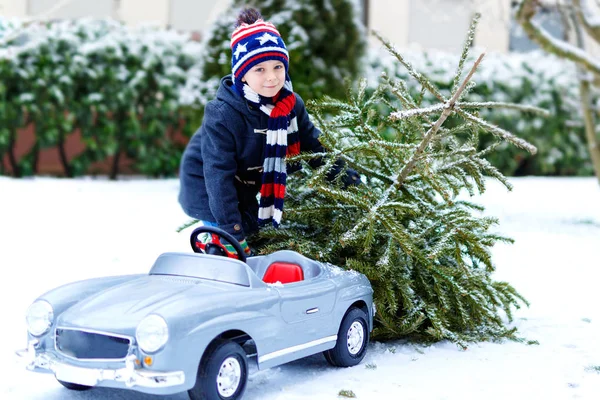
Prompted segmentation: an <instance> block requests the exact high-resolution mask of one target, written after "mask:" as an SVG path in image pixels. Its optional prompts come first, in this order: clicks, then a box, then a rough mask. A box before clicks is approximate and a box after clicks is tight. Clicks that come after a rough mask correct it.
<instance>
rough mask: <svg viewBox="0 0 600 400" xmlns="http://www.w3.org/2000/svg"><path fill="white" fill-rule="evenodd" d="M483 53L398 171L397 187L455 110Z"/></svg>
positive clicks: (401, 183)
mask: <svg viewBox="0 0 600 400" xmlns="http://www.w3.org/2000/svg"><path fill="white" fill-rule="evenodd" d="M484 54H485V53H482V54H481V55H480V56H479V58H478V59H477V61H475V64H474V65H473V67H472V68H471V71H469V74H468V75H467V77H466V78H465V80H464V81H463V83H462V85H461V86H460V87H459V88H458V89H457V90H456V92H455V93H454V95H453V96H452V99H450V101H449V102H448V103H445V105H444V106H445V107H444V111H443V112H442V115H440V117H439V118H438V120H437V121H436V122H435V124H434V125H433V126H432V127H431V128H430V129H429V131H427V133H426V134H425V137H424V138H423V140H422V141H421V144H420V145H419V147H418V148H417V150H416V151H415V153H414V154H413V157H412V158H411V159H410V160H409V161H408V163H407V164H406V166H404V168H403V169H402V170H401V171H400V174H399V175H398V179H397V182H396V186H397V187H400V186H402V185H403V183H404V180H405V179H406V177H407V176H408V174H410V173H411V171H412V170H413V168H414V167H415V164H416V160H417V157H418V156H419V155H420V154H421V153H423V151H425V148H426V147H427V146H428V145H429V142H430V141H431V140H432V138H433V137H434V136H435V134H436V133H437V132H438V130H439V128H440V127H441V126H442V124H443V123H444V122H445V121H446V119H447V118H448V117H449V116H450V114H451V113H452V112H453V111H454V110H455V106H456V101H457V100H458V98H459V97H460V95H461V93H462V91H463V90H464V89H465V87H466V85H467V82H469V81H470V80H471V78H472V77H473V74H474V73H475V71H476V70H477V67H478V66H479V64H480V63H481V60H482V59H483V56H484Z"/></svg>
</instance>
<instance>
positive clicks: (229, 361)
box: [217, 357, 242, 397]
mask: <svg viewBox="0 0 600 400" xmlns="http://www.w3.org/2000/svg"><path fill="white" fill-rule="evenodd" d="M241 378H242V367H241V366H240V362H239V361H238V360H237V358H235V357H227V358H226V359H225V361H223V364H221V368H219V375H217V390H218V391H219V394H220V395H221V396H223V397H230V396H232V395H233V394H234V393H235V391H236V390H237V389H238V387H239V386H240V380H241Z"/></svg>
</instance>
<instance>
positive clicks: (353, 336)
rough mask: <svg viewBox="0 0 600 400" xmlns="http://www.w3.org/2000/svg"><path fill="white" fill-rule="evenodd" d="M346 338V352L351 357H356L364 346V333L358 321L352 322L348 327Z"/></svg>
mask: <svg viewBox="0 0 600 400" xmlns="http://www.w3.org/2000/svg"><path fill="white" fill-rule="evenodd" d="M346 338H347V340H346V343H347V344H348V351H349V352H350V354H352V355H353V356H355V355H357V354H358V353H359V352H360V350H361V349H362V348H363V345H364V344H365V331H364V329H363V326H362V324H361V323H360V322H358V321H354V322H353V323H352V325H351V326H350V329H348V334H347V335H346Z"/></svg>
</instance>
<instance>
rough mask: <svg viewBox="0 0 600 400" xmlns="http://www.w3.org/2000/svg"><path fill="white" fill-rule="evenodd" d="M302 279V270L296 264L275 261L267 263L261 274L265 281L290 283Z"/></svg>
mask: <svg viewBox="0 0 600 400" xmlns="http://www.w3.org/2000/svg"><path fill="white" fill-rule="evenodd" d="M303 280H304V271H302V267H300V266H299V265H298V264H292V263H288V262H279V261H276V262H274V263H272V264H271V265H269V267H268V268H267V270H266V272H265V276H263V282H266V283H276V282H281V283H291V282H298V281H303Z"/></svg>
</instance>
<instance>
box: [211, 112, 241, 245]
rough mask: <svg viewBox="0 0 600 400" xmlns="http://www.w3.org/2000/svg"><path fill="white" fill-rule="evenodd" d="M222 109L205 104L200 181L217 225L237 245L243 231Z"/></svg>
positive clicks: (230, 143)
mask: <svg viewBox="0 0 600 400" xmlns="http://www.w3.org/2000/svg"><path fill="white" fill-rule="evenodd" d="M222 107H223V106H222V105H215V104H211V103H208V104H207V106H206V110H205V113H204V121H203V122H202V123H203V132H202V135H204V137H203V138H202V145H201V149H202V160H203V162H204V179H205V182H206V191H207V194H208V203H209V207H210V211H211V213H212V215H213V216H214V217H215V219H216V222H217V224H218V225H219V227H220V228H221V229H223V230H224V231H226V232H227V233H229V234H231V235H233V236H234V237H235V238H236V239H238V240H240V241H241V240H242V239H244V231H243V229H242V218H241V215H240V211H239V209H238V195H237V191H236V188H235V183H234V182H235V174H236V171H237V161H236V147H235V145H236V140H235V137H234V133H233V132H234V127H233V126H232V123H231V122H232V121H231V118H225V115H224V114H223V109H222Z"/></svg>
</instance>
